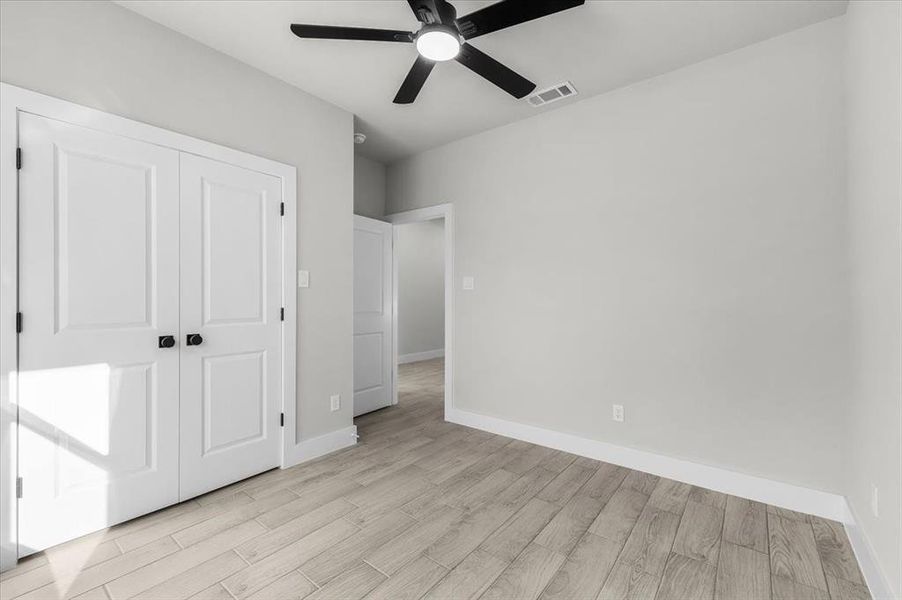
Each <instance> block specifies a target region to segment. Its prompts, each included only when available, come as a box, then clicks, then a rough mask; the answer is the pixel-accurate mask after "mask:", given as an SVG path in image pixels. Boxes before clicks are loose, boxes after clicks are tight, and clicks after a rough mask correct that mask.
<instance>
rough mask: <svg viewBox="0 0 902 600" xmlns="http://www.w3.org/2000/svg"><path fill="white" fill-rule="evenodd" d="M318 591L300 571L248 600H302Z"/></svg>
mask: <svg viewBox="0 0 902 600" xmlns="http://www.w3.org/2000/svg"><path fill="white" fill-rule="evenodd" d="M316 590H317V587H316V586H315V585H313V582H312V581H310V580H309V579H307V578H306V577H304V575H303V574H302V573H301V572H300V571H291V572H290V573H288V574H287V575H283V576H282V577H280V578H278V579H276V580H275V581H273V582H272V583H270V584H269V585H267V586H265V587H263V588H261V589H260V590H259V591H258V592H257V593H256V594H253V595H251V596H250V597H249V598H248V600H302V599H303V598H306V597H307V596H309V595H310V594H312V593H313V592H315V591H316Z"/></svg>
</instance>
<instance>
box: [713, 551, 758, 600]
mask: <svg viewBox="0 0 902 600" xmlns="http://www.w3.org/2000/svg"><path fill="white" fill-rule="evenodd" d="M714 598H715V600H738V599H741V598H749V599H750V600H769V599H770V561H769V560H768V557H767V554H762V553H760V552H756V551H755V550H751V549H750V548H746V547H745V546H739V545H736V544H731V543H730V542H727V541H724V542H723V545H722V546H721V549H720V561H719V563H718V565H717V581H716V583H715V586H714Z"/></svg>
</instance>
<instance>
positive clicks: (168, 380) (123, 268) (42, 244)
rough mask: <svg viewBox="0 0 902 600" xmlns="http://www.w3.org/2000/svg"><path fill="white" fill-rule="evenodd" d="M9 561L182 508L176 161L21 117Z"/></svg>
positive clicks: (161, 152)
mask: <svg viewBox="0 0 902 600" xmlns="http://www.w3.org/2000/svg"><path fill="white" fill-rule="evenodd" d="M19 142H20V145H21V147H22V148H23V151H24V153H25V155H26V156H27V157H28V159H27V160H26V161H24V163H23V167H22V170H21V171H20V172H19V219H20V221H19V229H20V236H19V244H20V247H19V252H20V264H21V265H22V267H21V268H20V271H19V272H20V281H19V306H20V307H21V310H22V311H23V330H22V333H21V334H20V336H19V371H20V372H19V389H18V402H19V450H20V454H19V456H20V464H19V475H20V476H21V477H22V478H23V487H24V495H23V498H22V500H21V501H20V503H19V536H20V537H19V554H20V556H24V555H26V554H30V553H32V552H34V551H37V550H41V549H44V548H47V547H49V546H52V545H54V544H57V543H60V542H63V541H66V540H69V539H72V538H74V537H77V536H80V535H83V534H86V533H89V532H91V531H94V530H97V529H101V528H104V527H108V526H110V525H113V524H115V523H119V522H121V521H124V520H127V519H130V518H133V517H135V516H138V515H140V514H144V513H147V512H150V511H153V510H156V509H159V508H161V507H163V506H166V505H168V504H171V503H174V502H176V501H177V500H178V418H179V417H178V401H179V400H178V399H179V388H178V386H179V374H178V369H179V359H178V347H175V348H170V349H161V348H159V347H158V336H161V335H176V334H177V333H178V323H179V315H178V310H179V308H178V303H179V298H178V285H179V282H178V277H179V275H178V269H179V264H178V256H179V240H178V227H179V224H178V219H179V189H178V185H179V182H178V168H179V165H178V153H177V152H176V151H173V150H170V149H166V148H161V147H158V146H154V145H151V144H146V143H143V142H137V141H134V140H131V139H127V138H121V137H118V136H114V135H110V134H105V133H100V132H97V131H94V130H90V129H86V128H82V127H78V126H75V125H71V124H67V123H63V122H60V121H54V120H51V119H46V118H43V117H38V116H34V115H29V114H25V113H20V115H19Z"/></svg>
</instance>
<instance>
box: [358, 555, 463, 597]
mask: <svg viewBox="0 0 902 600" xmlns="http://www.w3.org/2000/svg"><path fill="white" fill-rule="evenodd" d="M447 574H448V569H446V568H445V567H443V566H441V565H440V564H438V563H437V562H435V561H432V560H430V559H428V558H426V557H425V556H421V557H420V558H418V559H416V560H414V561H411V562H409V563H407V564H406V565H405V566H404V567H403V568H402V569H401V570H399V571H398V572H396V573H395V574H394V575H392V576H391V577H390V578H388V579H386V580H385V581H383V582H382V583H380V584H379V585H378V586H376V588H375V589H373V591H371V592H370V593H369V594H367V595H366V598H367V600H419V598H422V597H423V594H425V593H426V592H427V591H428V590H429V589H430V588H431V587H432V586H434V585H435V584H436V583H438V582H439V581H440V580H441V579H442V578H443V577H445V575H447Z"/></svg>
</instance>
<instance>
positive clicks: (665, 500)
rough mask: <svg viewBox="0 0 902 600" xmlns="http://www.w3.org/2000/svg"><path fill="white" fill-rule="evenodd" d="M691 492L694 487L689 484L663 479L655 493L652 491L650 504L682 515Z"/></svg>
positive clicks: (659, 481)
mask: <svg viewBox="0 0 902 600" xmlns="http://www.w3.org/2000/svg"><path fill="white" fill-rule="evenodd" d="M691 491H692V486H691V485H689V484H688V483H682V482H680V481H674V480H673V479H667V478H666V477H661V478H660V479H659V480H658V484H657V485H656V486H655V489H654V491H652V493H651V497H650V498H649V499H648V503H649V504H651V505H652V506H657V507H658V508H663V509H664V510H667V511H670V512H672V513H674V514H677V515H682V514H683V510H684V509H685V508H686V501H687V500H689V492H691Z"/></svg>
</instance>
